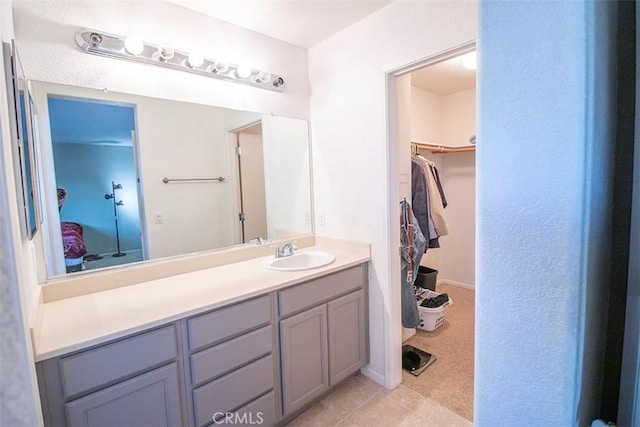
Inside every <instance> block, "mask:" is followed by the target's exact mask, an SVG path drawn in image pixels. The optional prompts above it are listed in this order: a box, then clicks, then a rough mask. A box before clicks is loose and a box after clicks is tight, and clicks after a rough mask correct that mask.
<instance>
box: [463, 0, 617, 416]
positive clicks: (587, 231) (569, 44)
mask: <svg viewBox="0 0 640 427" xmlns="http://www.w3.org/2000/svg"><path fill="white" fill-rule="evenodd" d="M594 4H598V5H599V7H600V8H601V10H598V12H597V13H605V14H606V12H607V10H606V9H610V8H612V7H613V8H615V3H610V2H584V3H583V2H535V3H534V2H492V1H488V2H483V3H481V7H480V22H481V25H480V34H479V41H480V45H479V52H480V66H479V70H480V72H479V80H478V88H479V94H478V95H479V104H478V105H479V117H478V123H479V131H478V153H477V164H478V242H477V252H478V260H477V266H478V272H477V281H478V283H477V290H476V331H477V332H476V343H477V345H476V390H478V392H477V393H476V406H475V416H474V422H475V423H476V424H477V425H493V424H495V423H496V421H498V420H499V423H500V424H504V425H520V426H524V425H536V426H538V425H575V424H576V423H580V425H585V424H590V422H591V419H592V417H593V416H594V415H596V414H597V409H598V408H597V405H598V402H597V399H598V392H599V387H598V385H599V379H600V378H601V372H599V362H600V361H601V360H602V359H601V350H600V349H601V345H602V341H601V340H602V329H601V328H602V325H603V323H604V322H603V318H602V308H603V307H604V306H605V304H604V302H605V301H606V293H605V292H604V291H605V289H606V287H607V283H606V280H607V274H606V272H607V268H608V251H609V240H608V237H609V236H608V230H609V226H610V221H609V216H608V213H607V212H608V209H609V207H610V194H611V188H610V177H611V167H610V158H611V152H612V135H611V130H612V127H611V123H612V122H613V118H612V115H613V114H614V110H612V104H611V100H610V98H611V87H610V86H609V83H610V81H611V78H612V75H613V74H612V73H611V72H610V67H611V59H610V55H608V53H609V52H610V50H611V45H610V42H611V41H610V40H609V39H608V36H609V31H610V27H608V26H607V25H606V24H607V20H606V19H605V20H603V22H601V23H600V24H603V23H604V24H605V25H595V24H594V20H593V18H594V16H596V11H595V9H596V8H595V7H594ZM605 16H606V15H605Z"/></svg>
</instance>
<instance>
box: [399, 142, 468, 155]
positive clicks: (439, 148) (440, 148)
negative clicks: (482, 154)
mask: <svg viewBox="0 0 640 427" xmlns="http://www.w3.org/2000/svg"><path fill="white" fill-rule="evenodd" d="M411 145H412V146H415V150H414V147H411V148H412V150H411V151H412V152H414V151H417V150H419V149H421V148H423V149H425V150H430V151H431V152H432V153H462V152H465V151H476V146H475V145H468V146H465V147H447V146H446V145H438V144H427V143H424V142H412V143H411Z"/></svg>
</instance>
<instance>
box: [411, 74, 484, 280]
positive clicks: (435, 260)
mask: <svg viewBox="0 0 640 427" xmlns="http://www.w3.org/2000/svg"><path fill="white" fill-rule="evenodd" d="M475 133H476V90H475V89H469V90H464V91H460V92H455V93H451V94H447V95H437V94H434V93H432V92H429V91H427V90H425V89H422V88H419V87H416V86H412V87H411V140H412V141H422V142H430V143H434V144H443V145H449V146H456V145H458V146H459V145H468V143H469V141H468V140H469V137H470V136H471V135H475ZM461 140H462V141H461ZM421 154H422V155H423V156H425V157H427V158H428V159H429V160H431V161H433V162H434V163H436V167H437V168H438V173H439V175H440V180H441V182H442V186H443V189H444V193H445V196H446V198H447V202H448V205H447V207H446V209H445V214H446V217H447V222H448V224H449V234H448V235H446V236H442V237H441V238H440V239H439V243H440V248H432V249H429V250H428V251H427V253H426V254H425V256H424V257H423V258H422V261H421V265H425V266H428V267H431V268H434V269H436V270H438V280H439V281H440V280H442V281H447V282H450V283H455V284H458V285H463V286H469V287H474V286H475V282H476V280H475V232H476V227H475V202H476V196H475V192H476V166H475V153H474V152H463V153H447V154H436V153H431V152H430V151H429V150H425V149H423V150H421Z"/></svg>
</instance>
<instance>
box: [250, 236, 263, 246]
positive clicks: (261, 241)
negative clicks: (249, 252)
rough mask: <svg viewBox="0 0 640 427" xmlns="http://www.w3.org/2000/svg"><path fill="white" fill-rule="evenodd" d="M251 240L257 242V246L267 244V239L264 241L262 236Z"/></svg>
mask: <svg viewBox="0 0 640 427" xmlns="http://www.w3.org/2000/svg"><path fill="white" fill-rule="evenodd" d="M251 240H255V241H256V245H264V244H265V243H266V242H267V241H266V240H265V239H263V238H262V237H260V236H256V237H254V238H253V239H251Z"/></svg>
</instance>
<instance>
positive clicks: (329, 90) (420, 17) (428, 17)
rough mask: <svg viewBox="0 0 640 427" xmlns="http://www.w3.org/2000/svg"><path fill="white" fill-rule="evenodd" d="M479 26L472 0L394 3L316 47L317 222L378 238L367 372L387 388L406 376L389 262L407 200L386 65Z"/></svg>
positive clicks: (430, 51) (326, 229)
mask: <svg viewBox="0 0 640 427" xmlns="http://www.w3.org/2000/svg"><path fill="white" fill-rule="evenodd" d="M476 25H477V14H476V5H475V3H473V2H394V3H391V4H390V5H388V6H387V7H385V8H383V9H381V10H379V11H378V12H376V13H374V14H372V15H370V16H368V17H367V18H365V19H363V20H362V21H360V22H358V23H356V24H354V25H352V26H351V27H348V28H347V29H345V30H343V31H341V32H339V33H338V34H336V35H334V36H333V37H331V38H329V39H327V40H325V41H323V42H321V43H319V44H318V45H316V46H315V47H313V48H312V49H310V51H309V69H310V78H311V82H312V88H313V90H312V94H311V123H312V141H313V161H314V202H315V207H316V209H315V212H316V224H318V223H319V222H318V219H319V215H323V214H324V217H325V218H326V225H325V226H322V225H320V226H319V227H317V229H316V230H317V232H318V234H320V235H326V236H330V237H337V238H345V239H352V240H356V241H363V242H370V243H371V256H372V263H371V268H370V269H369V311H370V314H369V321H370V331H371V334H370V355H371V361H370V363H369V365H368V367H367V368H366V369H365V373H366V374H367V375H369V376H370V377H372V378H373V379H375V380H376V381H378V382H379V383H381V384H386V385H387V386H388V387H395V386H397V385H398V384H399V383H400V381H401V367H400V366H401V361H400V346H401V323H400V316H399V313H400V296H399V295H400V289H399V261H398V262H397V264H398V265H397V269H396V270H397V271H396V273H395V274H393V277H392V275H391V271H390V269H389V265H390V263H392V262H393V261H392V259H393V260H395V259H396V258H397V253H398V252H397V250H398V249H397V248H398V244H399V222H398V218H399V204H398V203H399V202H400V198H399V195H398V189H397V188H390V186H389V182H390V176H389V173H390V172H389V169H388V164H387V161H388V154H387V153H388V147H387V144H388V142H387V128H386V122H387V111H386V108H385V106H386V104H387V99H386V80H385V73H386V72H388V71H392V70H394V69H396V68H398V67H401V66H404V65H405V64H407V63H410V62H413V61H416V60H420V59H423V58H425V57H428V56H430V55H434V54H436V53H439V52H441V51H443V50H446V49H449V48H452V47H454V46H458V45H460V44H462V43H465V42H469V41H472V40H474V39H475V31H476ZM395 143H396V141H390V142H389V144H395ZM392 167H394V166H393V165H392ZM396 173H397V168H396V167H394V172H393V174H394V178H393V179H395V180H397V175H396ZM390 193H391V194H393V197H392V198H393V199H395V200H393V201H392V206H390V205H389V195H390ZM390 218H393V221H394V222H393V223H394V224H398V226H397V227H396V226H395V225H394V227H393V230H391V229H390V228H389V224H390ZM390 236H393V237H390ZM392 257H393V258H392ZM390 341H392V344H391V346H387V345H386V343H387V342H390Z"/></svg>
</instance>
